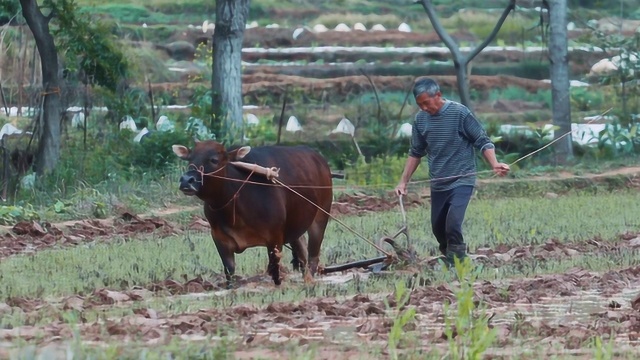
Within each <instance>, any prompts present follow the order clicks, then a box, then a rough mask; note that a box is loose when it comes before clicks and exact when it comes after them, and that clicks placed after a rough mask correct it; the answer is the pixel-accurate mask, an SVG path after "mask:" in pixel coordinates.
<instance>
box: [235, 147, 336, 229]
mask: <svg viewBox="0 0 640 360" xmlns="http://www.w3.org/2000/svg"><path fill="white" fill-rule="evenodd" d="M241 161H243V162H247V163H252V164H258V165H260V166H264V167H276V168H279V169H280V171H279V176H278V180H279V181H281V182H282V183H283V184H284V185H286V186H287V187H289V188H286V187H283V186H280V185H277V184H273V183H272V182H271V181H269V180H267V179H266V178H265V177H264V176H262V175H257V174H254V175H253V176H252V177H251V178H250V181H251V182H258V183H261V184H263V185H256V184H247V185H246V186H245V189H243V190H242V192H243V193H242V194H241V195H240V197H241V198H242V199H243V200H244V202H243V206H246V207H245V209H244V210H245V211H244V212H245V215H247V216H251V214H253V216H256V217H258V216H259V217H264V220H265V222H268V223H269V224H275V225H284V226H285V231H286V232H288V233H289V236H291V237H299V236H301V235H302V234H303V233H304V232H305V231H306V230H307V228H308V227H309V225H310V224H311V222H312V221H313V220H314V218H315V216H316V213H317V212H318V211H319V210H318V208H317V207H316V206H315V205H317V206H319V207H321V208H322V209H323V210H324V211H326V212H329V211H330V208H331V201H332V199H333V191H332V180H331V170H330V168H329V165H328V163H327V161H326V160H325V159H324V158H323V157H322V156H321V155H320V154H319V153H317V152H316V151H314V150H313V149H311V148H309V147H307V146H292V147H287V146H262V147H255V148H252V149H251V151H250V152H249V153H248V154H247V155H246V156H245V157H244V158H243V159H242V160H241ZM245 191H246V194H245ZM294 191H295V192H294ZM247 200H248V201H249V204H247V203H246V201H247ZM241 201H242V200H241ZM310 202H312V203H310ZM314 204H315V205H314Z"/></svg>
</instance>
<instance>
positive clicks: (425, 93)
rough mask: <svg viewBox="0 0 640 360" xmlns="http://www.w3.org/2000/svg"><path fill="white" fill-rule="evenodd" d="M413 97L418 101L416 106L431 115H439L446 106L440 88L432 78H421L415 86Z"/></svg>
mask: <svg viewBox="0 0 640 360" xmlns="http://www.w3.org/2000/svg"><path fill="white" fill-rule="evenodd" d="M413 97H414V98H415V99H416V104H417V105H418V107H419V108H420V110H422V111H426V112H428V113H429V114H431V115H433V114H435V113H437V112H438V111H439V110H440V108H441V107H442V105H443V104H444V99H442V93H441V92H440V86H438V83H437V82H435V80H433V79H430V78H420V79H418V80H417V81H416V82H415V84H414V85H413Z"/></svg>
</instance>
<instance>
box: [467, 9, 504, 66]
mask: <svg viewBox="0 0 640 360" xmlns="http://www.w3.org/2000/svg"><path fill="white" fill-rule="evenodd" d="M515 8H516V0H511V1H509V6H507V7H506V8H505V9H504V11H503V12H502V15H500V19H498V22H497V23H496V26H494V27H493V30H492V31H491V34H489V36H487V38H486V39H484V41H483V42H482V43H481V44H480V45H478V46H476V48H475V49H473V51H471V53H469V55H467V58H466V62H469V61H471V60H473V58H474V57H476V56H477V55H478V54H479V53H480V52H481V51H482V49H484V48H486V47H487V45H489V44H490V43H491V42H492V41H493V39H495V37H496V35H498V32H499V31H500V28H501V27H502V24H504V22H505V20H507V16H509V13H511V11H513V10H514V9H515Z"/></svg>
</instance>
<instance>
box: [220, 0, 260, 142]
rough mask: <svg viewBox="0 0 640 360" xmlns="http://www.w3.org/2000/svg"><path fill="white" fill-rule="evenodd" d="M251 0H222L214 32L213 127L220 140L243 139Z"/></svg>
mask: <svg viewBox="0 0 640 360" xmlns="http://www.w3.org/2000/svg"><path fill="white" fill-rule="evenodd" d="M249 3H250V0H218V1H217V2H216V28H215V32H214V34H213V69H212V70H213V75H212V78H211V89H212V93H211V96H212V99H211V101H212V107H213V108H212V112H213V116H214V119H213V125H214V126H212V128H213V130H214V132H215V133H216V135H217V138H218V139H221V138H222V139H228V140H230V141H232V142H233V141H241V140H242V135H243V127H244V126H243V124H244V122H243V118H242V40H243V37H244V29H245V24H246V22H247V16H248V15H249Z"/></svg>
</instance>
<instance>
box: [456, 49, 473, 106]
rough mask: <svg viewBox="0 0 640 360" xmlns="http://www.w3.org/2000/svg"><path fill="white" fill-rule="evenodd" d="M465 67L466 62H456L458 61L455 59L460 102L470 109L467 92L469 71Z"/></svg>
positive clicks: (469, 98)
mask: <svg viewBox="0 0 640 360" xmlns="http://www.w3.org/2000/svg"><path fill="white" fill-rule="evenodd" d="M463 60H464V59H463ZM467 67H468V63H467V62H464V63H462V64H458V62H457V61H455V68H456V83H457V85H458V95H460V102H461V103H463V104H464V105H465V106H466V107H468V108H469V109H471V108H472V107H471V95H470V94H469V75H471V74H470V72H469V71H467V70H468V68H467Z"/></svg>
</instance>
